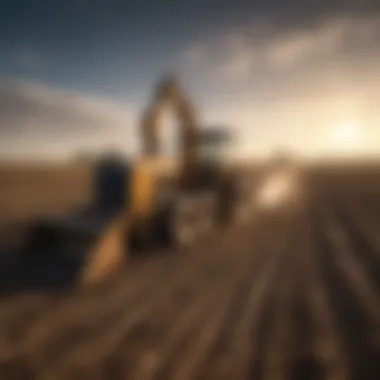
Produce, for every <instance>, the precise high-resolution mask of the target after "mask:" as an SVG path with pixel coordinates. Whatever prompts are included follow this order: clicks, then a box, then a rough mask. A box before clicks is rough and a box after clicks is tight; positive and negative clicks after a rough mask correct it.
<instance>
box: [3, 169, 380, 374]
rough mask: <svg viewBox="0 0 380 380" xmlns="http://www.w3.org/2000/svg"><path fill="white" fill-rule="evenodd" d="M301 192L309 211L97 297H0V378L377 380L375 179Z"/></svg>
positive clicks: (133, 276) (265, 220)
mask: <svg viewBox="0 0 380 380" xmlns="http://www.w3.org/2000/svg"><path fill="white" fill-rule="evenodd" d="M304 184H305V186H304V189H303V198H302V201H303V202H301V203H300V206H301V207H299V208H297V209H296V208H294V209H289V208H288V209H286V210H284V209H278V210H277V211H275V212H274V213H273V214H272V215H258V216H257V217H256V218H255V220H254V221H253V222H252V223H250V224H249V225H245V226H235V227H234V228H232V229H230V230H229V231H228V232H226V233H224V234H223V235H222V236H219V237H215V238H213V239H210V240H209V241H207V242H200V244H199V246H197V247H194V249H192V250H189V251H188V252H163V253H161V254H156V255H154V256H152V257H146V258H141V259H136V260H135V261H134V263H133V264H132V265H131V266H129V267H128V268H126V269H125V270H123V271H122V272H121V273H119V274H118V275H117V276H115V277H114V278H112V279H110V280H109V281H107V283H104V284H102V285H100V286H97V287H96V288H93V289H88V290H85V291H80V292H75V293H66V294H51V293H50V294H48V293H44V292H37V291H33V292H29V293H27V292H22V293H18V294H13V295H4V296H3V298H2V299H1V301H0V379H4V380H8V379H49V380H50V379H78V380H79V379H83V380H85V379H116V380H117V379H136V380H142V379H180V380H184V379H189V380H190V379H194V380H195V379H197V380H198V379H199V380H200V379H202V380H206V379H207V380H208V379H216V380H218V379H221V380H222V379H231V380H239V379H241V380H243V379H266V380H275V379H276V380H277V379H300V380H301V379H302V380H303V379H331V380H338V379H342V380H343V379H354V380H356V379H357V380H363V379H374V380H375V379H379V378H380V299H379V298H380V292H379V289H380V234H379V233H378V232H379V226H380V195H379V192H380V171H379V170H377V169H376V170H375V169H373V168H372V169H371V170H370V169H368V170H367V171H364V170H362V169H360V170H358V169H355V170H351V171H348V169H346V170H342V169H341V168H335V169H333V168H329V170H327V169H323V170H322V169H318V170H317V169H313V170H312V171H309V172H307V173H306V172H305V173H304ZM44 260H45V259H41V261H40V267H41V268H40V269H41V273H42V271H43V266H44ZM50 260H52V258H50ZM46 265H47V264H46ZM27 268H28V267H26V272H27ZM56 270H57V272H54V273H52V272H49V270H48V273H50V274H51V276H52V277H54V276H57V275H58V274H59V267H58V269H56ZM45 276H46V274H45Z"/></svg>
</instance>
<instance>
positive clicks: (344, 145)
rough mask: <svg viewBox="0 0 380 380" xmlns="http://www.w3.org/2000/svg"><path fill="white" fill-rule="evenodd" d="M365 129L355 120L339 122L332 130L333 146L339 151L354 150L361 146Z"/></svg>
mask: <svg viewBox="0 0 380 380" xmlns="http://www.w3.org/2000/svg"><path fill="white" fill-rule="evenodd" d="M363 137H364V133H363V129H362V128H361V126H360V125H359V124H357V123H354V122H346V123H342V124H338V125H337V126H336V127H334V128H333V130H332V132H331V143H332V145H333V146H332V148H333V149H334V150H338V151H347V152H352V151H355V150H357V149H358V148H360V147H361V144H362V142H363Z"/></svg>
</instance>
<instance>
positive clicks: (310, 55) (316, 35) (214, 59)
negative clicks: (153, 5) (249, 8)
mask: <svg viewBox="0 0 380 380" xmlns="http://www.w3.org/2000/svg"><path fill="white" fill-rule="evenodd" d="M379 38H380V17H378V16H376V15H374V16H366V17H365V18H363V17H361V18H360V17H356V18H353V17H349V18H347V17H342V16H341V17H336V18H330V19H326V20H324V21H320V22H319V23H317V24H312V25H309V26H308V27H305V28H297V29H293V30H292V29H289V28H285V29H283V30H282V29H276V27H275V25H273V24H270V23H268V22H261V23H257V24H255V25H252V26H246V27H240V28H239V30H238V31H236V30H232V31H230V32H227V33H226V34H225V35H223V36H221V37H219V38H217V39H209V40H206V41H203V42H199V43H198V44H196V43H193V44H192V45H191V46H189V47H187V48H185V49H184V51H183V53H182V54H181V59H182V62H183V67H184V70H185V71H186V70H192V69H193V71H192V73H195V72H197V71H200V70H203V71H204V72H208V75H209V77H210V78H214V79H218V80H219V79H220V78H223V79H225V80H231V81H234V80H239V79H247V78H249V77H252V76H254V75H255V74H258V73H259V72H260V73H261V72H262V71H267V72H269V71H270V70H272V71H273V70H282V69H288V68H294V67H296V66H297V67H298V66H300V65H305V64H307V63H308V64H312V63H313V62H316V61H317V62H320V61H321V60H323V61H326V60H329V59H334V58H336V57H338V56H339V55H347V53H350V52H351V53H354V52H355V49H359V48H360V49H361V52H363V48H364V49H365V48H367V49H376V43H377V41H378V40H379ZM195 58H196V59H195Z"/></svg>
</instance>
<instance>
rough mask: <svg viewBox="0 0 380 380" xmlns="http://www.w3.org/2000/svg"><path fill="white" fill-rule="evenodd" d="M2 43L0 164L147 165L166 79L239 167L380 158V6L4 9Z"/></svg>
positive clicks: (83, 0)
mask: <svg viewBox="0 0 380 380" xmlns="http://www.w3.org/2000/svg"><path fill="white" fill-rule="evenodd" d="M0 46H1V49H0V157H1V158H9V157H11V158H12V157H16V158H17V157H43V158H54V159H57V158H58V159H61V158H66V157H71V156H72V155H73V154H74V155H75V154H77V153H79V152H92V151H102V150H107V149H118V150H119V151H121V152H122V153H124V154H127V155H135V154H138V151H139V146H140V142H139V138H138V134H137V131H138V125H139V119H140V116H141V112H142V110H143V108H144V106H146V105H147V104H148V102H149V100H150V96H151V92H152V88H153V86H154V84H155V83H156V82H157V80H158V79H159V78H160V76H161V75H163V74H165V73H169V72H175V73H176V74H177V75H178V77H179V78H180V80H181V82H182V83H183V85H184V87H185V88H186V90H187V92H188V93H189V94H190V95H191V96H192V99H193V101H194V103H195V105H196V106H197V110H198V115H199V120H200V124H201V125H202V126H207V125H222V126H226V127H228V128H230V129H231V130H232V131H233V132H234V133H235V135H236V142H235V144H234V146H233V148H232V151H231V152H232V154H233V155H235V156H239V157H256V156H265V155H267V154H270V152H271V151H272V150H273V149H277V148H285V149H289V150H292V151H294V152H296V153H297V154H299V155H302V156H305V157H320V156H327V155H343V156H344V155H366V154H377V153H378V151H379V147H380V113H379V112H377V105H378V103H379V99H380V4H378V1H377V0H346V1H343V0H328V1H327V0H319V1H318V2H316V1H311V0H302V1H301V0H292V1H291V0H265V1H264V0H256V1H253V0H251V1H243V0H234V1H224V0H223V1H222V0H220V1H218V0H209V1H208V0H173V1H171V0H161V1H157V0H156V1H148V0H136V1H128V0H107V1H105V0H103V1H100V0H91V1H90V0H65V1H59V0H34V1H26V0H12V1H11V0H5V1H3V2H1V3H0ZM167 123H169V122H167ZM169 124H170V123H169Z"/></svg>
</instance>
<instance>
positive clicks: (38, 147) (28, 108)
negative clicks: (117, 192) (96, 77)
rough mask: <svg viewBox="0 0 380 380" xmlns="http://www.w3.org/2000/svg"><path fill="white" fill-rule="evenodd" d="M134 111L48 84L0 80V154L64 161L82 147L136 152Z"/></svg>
mask: <svg viewBox="0 0 380 380" xmlns="http://www.w3.org/2000/svg"><path fill="white" fill-rule="evenodd" d="M133 121H134V120H133V113H132V109H128V108H127V109H125V108H124V107H123V108H122V107H121V106H119V105H117V104H115V103H112V102H110V101H106V100H103V99H96V98H93V97H89V96H87V95H84V94H79V93H76V92H69V91H63V90H58V89H56V88H53V87H48V86H46V85H42V84H38V83H31V82H23V81H15V80H9V79H2V80H0V140H1V149H0V150H1V152H2V153H7V154H12V152H13V153H15V154H22V153H25V154H26V155H27V154H29V153H30V154H34V153H38V152H43V151H50V153H53V154H56V155H60V156H64V155H67V154H70V152H71V151H72V150H75V149H81V148H90V149H101V148H104V149H107V147H109V146H114V147H116V148H120V149H122V150H123V151H125V152H128V151H130V150H131V149H132V150H133V149H134V146H135V143H134V142H133V139H134V137H133V133H134V132H133V129H132V125H133Z"/></svg>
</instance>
